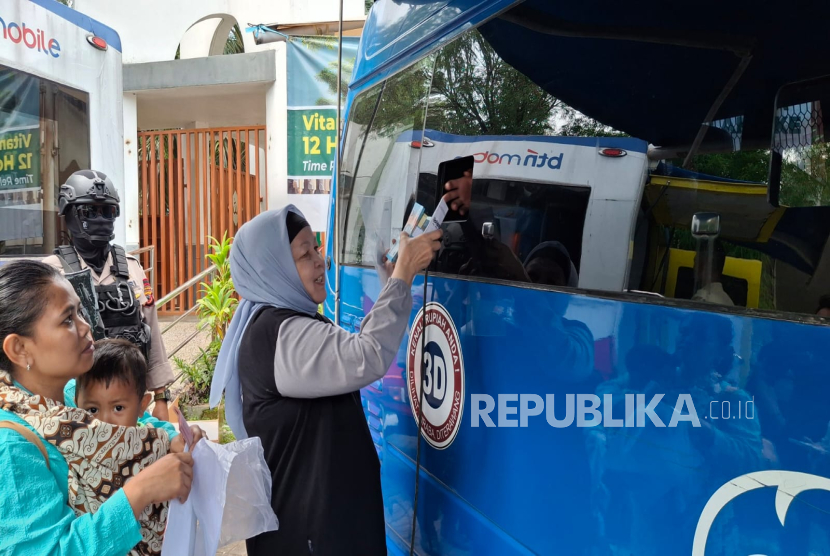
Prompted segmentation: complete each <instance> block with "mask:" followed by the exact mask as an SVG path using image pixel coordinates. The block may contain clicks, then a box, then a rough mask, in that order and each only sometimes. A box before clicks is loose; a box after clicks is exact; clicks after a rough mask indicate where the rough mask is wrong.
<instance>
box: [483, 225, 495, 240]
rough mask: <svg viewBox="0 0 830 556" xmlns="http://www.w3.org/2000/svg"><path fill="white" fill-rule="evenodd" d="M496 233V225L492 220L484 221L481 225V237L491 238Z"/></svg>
mask: <svg viewBox="0 0 830 556" xmlns="http://www.w3.org/2000/svg"><path fill="white" fill-rule="evenodd" d="M495 235H496V227H495V226H494V225H493V223H492V222H485V223H484V224H482V225H481V237H483V238H484V239H493V238H494V237H495Z"/></svg>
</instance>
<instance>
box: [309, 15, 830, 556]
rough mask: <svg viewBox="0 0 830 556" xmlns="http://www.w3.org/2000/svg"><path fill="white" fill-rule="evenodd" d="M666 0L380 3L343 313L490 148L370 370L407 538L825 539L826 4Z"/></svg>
mask: <svg viewBox="0 0 830 556" xmlns="http://www.w3.org/2000/svg"><path fill="white" fill-rule="evenodd" d="M793 8H794V7H793ZM678 9H679V10H680V11H679V12H678V13H676V14H675V13H673V14H668V13H667V10H666V5H665V4H664V3H658V2H656V1H654V0H647V1H644V2H638V3H634V4H632V3H620V2H610V1H606V0H600V1H598V2H592V3H589V4H586V3H554V2H544V1H541V0H527V1H525V2H515V1H513V0H487V1H480V0H441V1H438V0H418V1H412V2H398V1H396V0H379V1H378V2H376V3H375V4H374V6H373V8H372V10H371V13H370V15H369V18H368V20H367V22H366V26H365V28H364V33H363V36H362V39H361V43H360V47H359V51H358V55H357V60H356V63H355V68H354V73H353V75H352V81H351V84H350V86H349V91H348V96H347V101H346V107H345V113H344V131H343V136H342V138H341V145H342V149H341V162H340V164H339V167H338V170H337V174H336V176H335V187H334V190H333V194H332V199H331V203H332V204H331V207H330V217H329V223H328V228H329V229H328V233H327V234H326V241H327V244H326V247H325V249H326V256H327V267H328V271H327V272H328V274H327V284H328V287H329V288H330V292H329V297H328V299H327V301H326V304H325V306H324V311H325V313H326V314H327V315H328V316H329V317H331V318H333V319H335V320H336V322H337V323H339V324H340V326H343V327H344V328H346V329H349V330H353V331H359V330H360V323H361V320H362V319H363V318H364V316H365V315H366V313H367V312H368V311H369V310H370V309H371V307H372V305H373V303H374V301H375V300H376V299H377V296H378V293H379V291H380V289H381V288H382V285H383V280H384V276H383V273H382V272H381V269H380V266H379V265H378V261H379V260H380V259H381V257H382V253H383V251H384V249H385V248H386V247H388V245H389V241H390V239H391V238H393V237H396V236H397V234H398V233H399V232H400V230H401V229H402V228H403V226H404V223H405V221H406V218H407V215H408V214H409V211H410V209H411V208H412V206H413V204H414V203H415V202H417V203H419V204H421V205H422V206H424V207H425V209H426V211H427V213H428V214H432V212H433V211H434V210H435V208H436V206H437V204H438V202H439V200H440V199H441V196H442V195H443V194H444V193H445V190H444V184H443V183H438V174H439V165H440V164H441V163H442V162H447V161H453V160H458V159H462V158H464V157H472V158H469V159H467V160H469V161H470V168H469V171H470V172H471V178H463V179H461V180H460V181H459V182H456V183H457V184H462V183H463V186H462V189H461V190H463V191H465V192H466V193H465V196H462V198H463V200H464V205H465V207H466V209H467V210H466V211H465V213H464V214H462V215H454V216H453V217H452V218H450V219H448V220H447V221H445V222H444V223H443V225H442V227H443V229H444V231H445V234H444V240H443V247H442V249H441V251H440V252H439V253H438V255H437V257H436V260H435V261H434V263H433V264H432V266H431V267H430V268H429V270H428V272H426V273H424V274H422V275H421V276H420V277H418V278H416V280H415V283H414V285H413V299H414V306H413V309H412V316H411V323H410V327H409V328H408V331H407V334H406V335H405V337H404V340H403V342H402V344H401V346H400V349H399V352H398V356H397V358H396V361H395V362H394V363H393V365H392V366H391V368H390V369H389V370H388V372H387V374H386V376H385V377H384V378H383V379H381V380H379V381H377V382H376V383H374V384H372V385H371V386H369V387H367V388H365V389H364V390H363V391H362V400H363V405H364V410H365V414H366V418H367V421H368V423H369V428H370V432H371V434H372V438H373V440H374V442H375V446H376V449H377V453H378V457H379V458H380V461H381V480H382V486H383V496H384V507H385V518H386V528H387V529H386V530H387V545H388V549H389V553H390V554H420V555H445V554H446V555H499V556H504V555H513V554H517V555H518V554H551V555H567V556H618V555H626V556H628V555H631V556H651V555H655V556H656V555H661V556H665V555H678V556H680V555H683V556H687V555H689V554H691V555H692V556H715V555H724V556H725V555H729V556H734V555H742V556H751V555H756V556H758V555H765V556H773V555H782V556H783V555H786V556H790V555H792V556H795V555H799V556H801V555H807V554H830V431H829V430H828V425H830V404H828V403H827V400H826V399H825V398H824V396H825V395H827V393H828V392H830V369H828V365H827V361H828V360H830V327H828V326H827V325H828V324H830V321H827V320H826V318H827V316H828V315H830V303H829V302H828V301H829V299H828V297H827V296H828V294H830V245H828V236H830V182H829V181H828V180H830V171H828V170H830V168H828V156H827V155H828V154H830V152H828V151H830V148H828V142H827V136H826V131H825V127H824V125H823V112H822V109H823V106H824V105H825V104H826V103H827V102H830V80H829V79H828V78H827V75H828V74H830V62H828V57H827V56H826V50H827V48H826V47H825V46H823V43H821V41H817V40H816V35H815V33H814V32H811V31H810V29H808V28H805V25H807V23H808V22H809V21H827V20H828V16H830V5H825V4H819V3H816V2H812V3H811V4H810V6H809V7H807V8H806V11H805V10H796V9H787V10H780V9H778V8H777V7H776V6H774V5H773V4H772V3H770V2H760V3H759V2H754V3H750V2H744V1H740V2H729V3H727V5H724V3H722V2H714V1H710V0H706V1H703V2H698V3H694V4H687V5H684V6H682V9H680V8H678ZM465 180H466V181H465ZM825 254H827V255H828V258H825V257H824V255H825ZM825 388H828V390H825Z"/></svg>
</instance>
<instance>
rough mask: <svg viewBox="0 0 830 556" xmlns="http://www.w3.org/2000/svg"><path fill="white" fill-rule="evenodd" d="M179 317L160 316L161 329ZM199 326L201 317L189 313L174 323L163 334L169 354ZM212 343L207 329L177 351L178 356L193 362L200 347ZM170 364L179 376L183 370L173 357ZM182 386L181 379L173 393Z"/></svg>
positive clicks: (172, 388)
mask: <svg viewBox="0 0 830 556" xmlns="http://www.w3.org/2000/svg"><path fill="white" fill-rule="evenodd" d="M176 318H177V317H161V318H159V321H160V324H161V329H162V330H164V329H165V328H167V327H168V326H169V325H170V323H172V322H173V321H174V320H176ZM198 326H199V319H198V317H195V316H192V315H189V316H187V317H185V318H184V319H183V320H182V321H181V322H179V323H178V324H176V325H174V326H173V328H171V329H170V330H168V331H167V332H165V333H163V334H162V339H163V340H164V347H165V348H167V354H168V355H170V354H171V353H172V351H173V350H174V349H176V348H177V347H178V346H179V345H180V344H181V343H182V342H184V341H185V340H187V339H188V338H189V337H190V336H191V335H192V334H193V333H194V332H196V330H197V328H198ZM209 343H210V333H209V332H207V331H203V332H200V333H199V334H198V335H197V336H196V337H195V338H193V339H192V340H190V341H189V342H188V343H187V344H186V345H185V346H184V347H182V348H181V350H179V351H177V352H176V353H175V356H176V357H179V358H181V359H182V360H184V361H186V362H188V363H192V362H193V360H194V359H196V357H198V355H199V348H202V349H205V348H207V346H208V344H209ZM170 364H171V365H172V367H173V374H174V375H176V376H178V374H179V373H180V372H181V371H179V369H178V368H177V367H176V364H175V363H174V362H173V360H172V358H171V360H170ZM179 387H180V381H179V382H177V383H176V384H174V385H173V386H172V387H171V388H170V390H171V391H172V392H173V395H174V396H175V395H176V391H177V390H178V388H179Z"/></svg>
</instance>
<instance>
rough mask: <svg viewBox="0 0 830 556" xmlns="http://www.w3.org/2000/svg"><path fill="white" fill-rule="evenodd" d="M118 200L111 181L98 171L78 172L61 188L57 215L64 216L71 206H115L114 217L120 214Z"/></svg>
mask: <svg viewBox="0 0 830 556" xmlns="http://www.w3.org/2000/svg"><path fill="white" fill-rule="evenodd" d="M120 202H121V201H120V199H119V198H118V191H116V189H115V185H113V183H112V180H111V179H109V178H108V177H107V176H106V174H104V173H103V172H99V171H98V170H78V171H77V172H75V173H74V174H72V175H71V176H69V178H68V179H67V180H66V183H65V184H63V185H62V186H61V190H60V193H59V194H58V214H60V215H61V216H64V215H66V209H67V207H69V206H71V205H81V204H85V205H91V204H105V205H115V206H116V216H118V215H120V214H121V210H120V207H119V204H120Z"/></svg>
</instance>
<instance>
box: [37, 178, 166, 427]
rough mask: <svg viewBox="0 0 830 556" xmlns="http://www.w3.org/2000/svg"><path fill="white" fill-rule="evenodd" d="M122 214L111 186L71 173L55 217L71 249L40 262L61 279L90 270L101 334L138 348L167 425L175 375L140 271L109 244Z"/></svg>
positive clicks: (65, 247)
mask: <svg viewBox="0 0 830 556" xmlns="http://www.w3.org/2000/svg"><path fill="white" fill-rule="evenodd" d="M120 212H121V211H120V208H119V198H118V192H117V191H116V190H115V186H114V185H113V183H112V180H110V179H109V178H108V177H107V176H106V175H104V174H103V173H102V172H99V171H97V170H80V171H78V172H75V173H74V174H72V175H71V176H69V179H67V180H66V183H65V184H63V185H62V186H61V188H60V194H59V196H58V214H60V215H62V216H63V217H64V218H65V220H66V227H67V228H68V229H69V235H70V245H62V246H60V247H58V248H57V249H55V255H54V256H50V257H48V258H46V259H44V262H45V263H47V264H51V265H52V266H54V267H56V268H58V269H60V270H61V271H62V272H64V273H71V272H78V271H81V270H83V269H84V268H89V269H90V270H91V272H92V279H93V283H94V284H95V291H96V293H97V297H98V310H99V313H100V316H101V320H102V321H103V326H104V329H105V331H104V334H105V335H106V336H107V337H109V338H113V337H117V338H125V339H128V340H130V341H132V342H133V343H135V344H136V345H138V346H139V347H141V348H142V350H143V351H144V354H145V357H146V358H147V364H148V367H149V374H148V376H147V386H148V388H150V389H151V390H153V392H154V393H155V397H154V399H155V402H156V403H155V408H154V410H153V416H154V417H156V418H157V419H163V420H167V419H168V417H169V414H168V409H167V402H168V401H169V399H170V395H169V391H168V390H167V386H168V385H169V384H171V383H172V382H173V370H172V369H171V367H170V363H169V362H168V361H167V352H166V351H165V349H164V343H163V342H162V339H161V330H160V329H159V323H158V313H157V311H156V306H155V299H154V298H153V290H152V288H151V287H150V282H149V280H147V276H146V275H145V274H144V269H142V268H141V264H139V262H138V260H137V259H136V258H135V257H132V256H130V255H127V254H126V253H125V251H124V248H123V247H121V246H119V245H114V244H110V241H111V240H112V239H114V238H115V233H114V229H115V219H116V217H118V216H119V214H120Z"/></svg>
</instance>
